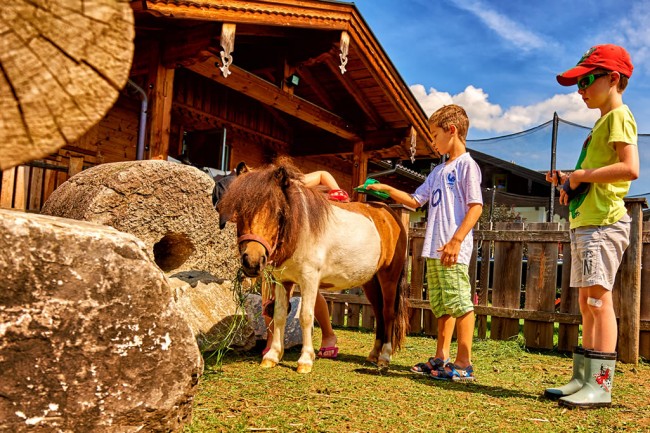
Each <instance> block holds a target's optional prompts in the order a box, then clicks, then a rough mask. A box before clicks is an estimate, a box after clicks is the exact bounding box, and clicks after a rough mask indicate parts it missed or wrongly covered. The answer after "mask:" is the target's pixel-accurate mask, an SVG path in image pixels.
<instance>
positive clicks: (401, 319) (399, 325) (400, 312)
mask: <svg viewBox="0 0 650 433" xmlns="http://www.w3.org/2000/svg"><path fill="white" fill-rule="evenodd" d="M407 293H408V281H407V279H406V273H405V272H404V269H402V272H401V273H400V276H399V282H398V283H397V295H396V296H395V322H394V326H393V341H391V344H392V346H393V352H397V351H398V350H400V349H401V348H402V344H403V343H404V340H406V334H408V332H409V330H410V327H411V326H410V325H411V323H410V318H409V307H410V304H409V301H408V299H407V298H406V294H407Z"/></svg>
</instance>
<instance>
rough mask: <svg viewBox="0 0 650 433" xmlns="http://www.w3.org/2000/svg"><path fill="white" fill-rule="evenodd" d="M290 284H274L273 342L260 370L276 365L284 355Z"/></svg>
mask: <svg viewBox="0 0 650 433" xmlns="http://www.w3.org/2000/svg"><path fill="white" fill-rule="evenodd" d="M291 286H292V283H284V284H283V285H280V284H275V309H274V310H273V341H272V342H271V348H270V349H269V351H268V352H266V355H264V358H262V363H261V364H260V366H261V367H262V368H271V367H275V366H276V365H278V363H279V362H280V360H281V359H282V356H283V355H284V328H285V325H286V324H287V309H288V308H289V297H288V293H289V292H290V290H291Z"/></svg>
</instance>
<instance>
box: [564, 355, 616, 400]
mask: <svg viewBox="0 0 650 433" xmlns="http://www.w3.org/2000/svg"><path fill="white" fill-rule="evenodd" d="M615 368H616V352H596V351H592V350H587V351H585V384H584V386H583V387H582V389H581V390H580V391H578V392H576V393H575V394H572V395H568V396H566V397H562V398H560V400H559V404H560V406H566V407H570V408H574V407H579V408H586V409H591V408H595V407H609V406H611V405H612V387H613V385H614V370H615Z"/></svg>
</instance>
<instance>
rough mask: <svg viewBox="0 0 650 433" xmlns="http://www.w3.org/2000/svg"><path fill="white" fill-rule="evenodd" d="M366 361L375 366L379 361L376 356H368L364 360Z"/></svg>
mask: <svg viewBox="0 0 650 433" xmlns="http://www.w3.org/2000/svg"><path fill="white" fill-rule="evenodd" d="M366 361H368V362H370V363H372V364H377V361H379V358H378V357H377V356H373V355H368V357H367V358H366Z"/></svg>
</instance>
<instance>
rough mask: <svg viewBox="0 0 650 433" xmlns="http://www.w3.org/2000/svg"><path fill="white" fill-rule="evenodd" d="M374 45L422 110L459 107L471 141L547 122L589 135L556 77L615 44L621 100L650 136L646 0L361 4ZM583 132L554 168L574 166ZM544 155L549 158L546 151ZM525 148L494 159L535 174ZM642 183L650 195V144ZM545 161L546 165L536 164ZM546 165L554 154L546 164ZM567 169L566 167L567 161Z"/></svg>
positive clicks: (642, 147)
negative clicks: (624, 75)
mask: <svg viewBox="0 0 650 433" xmlns="http://www.w3.org/2000/svg"><path fill="white" fill-rule="evenodd" d="M354 4H355V5H356V6H357V8H358V9H359V10H360V12H361V15H362V16H363V17H364V19H365V20H366V22H367V23H368V25H369V27H370V28H371V30H372V31H373V33H374V34H375V37H376V38H377V40H379V42H380V43H381V45H382V47H383V48H384V50H385V51H386V53H387V54H388V56H389V57H390V59H391V60H392V62H393V64H394V65H395V67H396V68H397V70H398V71H399V73H400V75H401V76H402V78H403V79H404V81H405V82H406V83H407V84H408V85H409V87H410V88H411V91H412V92H413V94H414V95H415V96H416V98H417V99H418V101H419V102H420V105H422V108H424V110H425V112H426V113H427V115H428V114H431V113H432V112H433V111H435V110H436V109H437V108H439V107H440V106H442V105H444V104H449V103H456V104H459V105H462V106H463V107H465V109H466V110H467V112H468V115H469V117H470V132H469V136H468V138H469V139H470V140H471V139H482V138H488V137H496V136H502V135H507V134H512V133H516V132H520V131H524V130H527V129H529V128H532V127H534V126H537V125H539V124H542V123H544V122H546V121H549V120H551V119H552V117H553V112H557V113H558V115H559V116H560V117H561V118H562V119H564V120H567V121H570V122H574V123H577V124H580V125H584V126H587V127H591V126H592V125H593V123H594V122H595V120H596V119H597V118H598V116H599V113H598V111H597V110H589V109H587V108H586V106H585V105H584V103H583V102H582V100H581V99H580V96H579V95H578V93H577V91H576V89H577V88H576V87H562V86H560V85H559V84H558V83H557V81H556V80H555V76H556V75H557V74H558V73H560V72H562V71H564V70H566V69H569V68H570V67H572V66H574V65H575V64H576V63H577V62H578V60H579V59H580V57H581V56H582V54H583V53H584V52H585V51H586V50H587V49H588V48H589V47H591V46H593V45H596V44H600V43H616V44H619V45H622V46H624V47H625V48H626V49H627V50H628V51H629V52H630V55H631V57H632V62H633V64H634V73H633V75H632V78H631V80H630V84H629V86H628V88H627V90H626V91H625V93H624V96H623V100H624V102H625V103H626V104H627V105H628V106H629V107H630V109H631V110H632V112H633V113H634V116H635V118H636V121H637V125H638V131H639V133H640V134H650V81H649V79H650V26H648V23H649V22H650V2H648V1H638V0H635V1H626V2H623V3H621V1H620V0H600V1H598V2H593V1H585V0H572V1H570V2H567V1H566V0H545V1H540V2H538V1H506V0H502V1H487V0H357V1H354ZM587 132H588V131H584V132H580V134H579V135H578V136H576V137H572V138H571V140H569V141H570V142H569V143H567V142H566V141H567V140H568V139H567V138H566V137H565V138H564V142H563V143H561V144H559V145H558V146H559V148H558V168H571V167H572V165H573V163H574V162H575V159H576V158H577V153H578V151H577V150H576V149H579V147H580V145H581V144H582V140H583V139H584V137H585V136H586V133H587ZM541 147H547V149H542V150H541V151H543V153H544V155H545V156H546V155H547V154H548V155H550V143H549V144H548V145H544V146H541ZM533 151H539V149H531V150H528V149H527V151H526V152H525V153H524V155H523V156H522V155H521V152H520V155H516V154H512V155H509V154H507V153H506V154H503V151H502V152H501V154H495V153H497V152H488V153H492V154H495V156H498V157H501V158H503V159H507V160H511V161H514V162H516V163H517V164H520V165H522V166H525V167H529V168H533V169H540V167H538V166H535V164H534V163H533V162H531V161H535V160H536V159H540V158H536V157H535V155H533V154H532V153H533ZM639 152H640V160H641V176H640V178H639V179H638V180H636V181H635V182H633V183H632V188H631V190H630V195H637V194H644V193H650V139H648V138H646V139H644V140H640V143H639ZM541 159H544V158H541ZM546 159H547V160H549V161H550V156H548V157H547V158H546ZM567 161H571V163H567Z"/></svg>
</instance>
